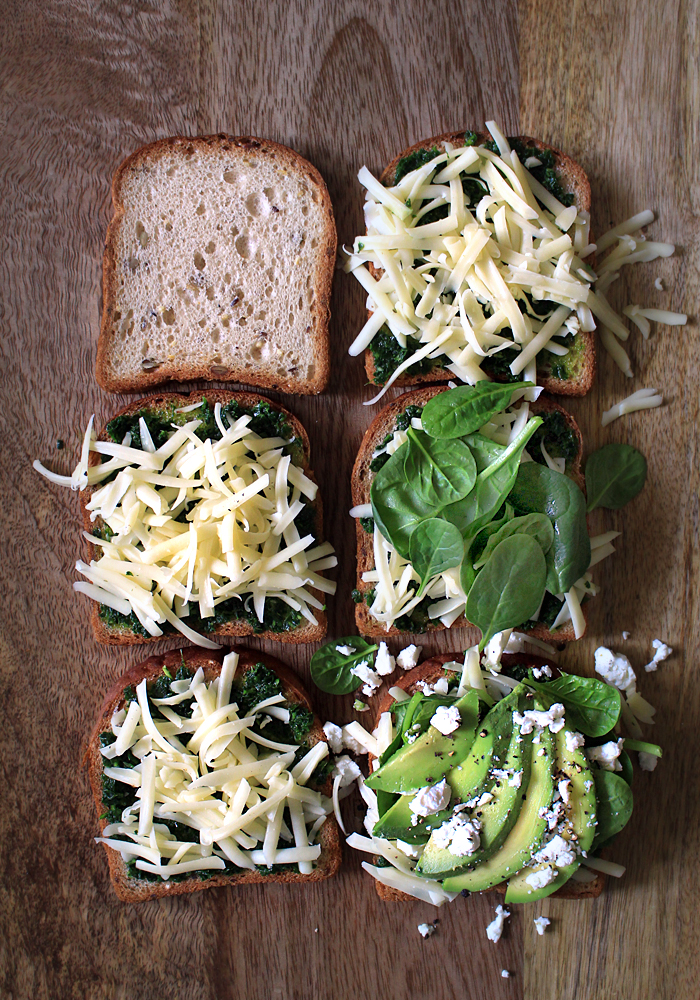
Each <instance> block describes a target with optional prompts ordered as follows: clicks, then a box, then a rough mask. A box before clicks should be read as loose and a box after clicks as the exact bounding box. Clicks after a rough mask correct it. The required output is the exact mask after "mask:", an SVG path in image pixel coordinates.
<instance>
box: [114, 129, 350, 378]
mask: <svg viewBox="0 0 700 1000" xmlns="http://www.w3.org/2000/svg"><path fill="white" fill-rule="evenodd" d="M112 201H113V205H114V215H113V217H112V220H111V222H110V224H109V229H108V231H107V240H106V245H105V253H104V273H103V312H102V324H101V327H100V336H99V342H98V348H97V369H96V377H97V381H98V383H99V385H100V386H102V388H103V389H106V390H108V391H109V392H140V391H143V390H145V389H148V388H150V387H151V386H154V385H159V384H162V383H163V382H166V381H168V380H176V381H190V380H192V379H209V380H216V381H223V382H243V383H246V384H248V385H253V386H258V387H261V388H266V389H274V390H280V391H282V392H289V393H306V394H308V393H318V392H321V391H322V390H323V389H324V388H325V386H326V383H327V381H328V373H329V345H328V320H329V306H330V294H331V282H332V278H333V269H334V266H335V250H336V231H335V223H334V220H333V209H332V206H331V201H330V198H329V196H328V190H327V188H326V185H325V183H324V181H323V178H322V177H321V175H320V174H319V172H318V170H316V168H315V167H313V166H312V165H311V164H310V163H308V162H307V161H306V160H305V159H303V157H301V156H300V155H299V154H298V153H295V152H294V151H293V150H291V149H288V148H287V147H286V146H281V145H279V143H276V142H271V141H269V140H268V139H256V138H251V137H235V136H228V135H209V136H197V137H193V138H188V137H184V136H174V137H172V138H168V139H160V140H158V141H157V142H153V143H150V144H149V145H147V146H144V147H142V148H141V149H138V150H136V152H134V153H132V154H131V156H129V157H128V158H127V159H126V160H125V161H124V163H122V165H121V166H120V167H119V169H118V170H117V172H116V174H115V176H114V180H113V182H112Z"/></svg>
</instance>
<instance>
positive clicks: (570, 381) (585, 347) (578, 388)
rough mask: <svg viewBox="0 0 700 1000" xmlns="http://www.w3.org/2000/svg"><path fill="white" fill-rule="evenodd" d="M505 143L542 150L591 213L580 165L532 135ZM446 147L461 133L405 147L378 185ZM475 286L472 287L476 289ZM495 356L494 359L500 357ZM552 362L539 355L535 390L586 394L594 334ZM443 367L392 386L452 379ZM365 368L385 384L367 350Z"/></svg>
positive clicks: (581, 336) (483, 135) (461, 139)
mask: <svg viewBox="0 0 700 1000" xmlns="http://www.w3.org/2000/svg"><path fill="white" fill-rule="evenodd" d="M490 140H491V135H490V133H488V132H478V133H476V142H475V145H477V146H481V145H483V144H484V143H486V142H488V141H490ZM509 141H510V142H518V143H521V144H522V146H524V147H528V148H532V149H534V150H539V151H546V152H547V153H548V154H550V155H551V157H552V158H553V161H554V167H553V170H554V176H555V178H556V181H557V182H558V183H559V184H560V185H561V188H562V189H563V190H564V192H566V193H567V194H569V195H571V196H573V204H574V205H575V206H576V208H577V209H578V210H579V212H586V213H590V207H591V188H590V184H589V181H588V177H587V176H586V173H585V171H584V169H583V168H582V167H581V166H580V164H578V163H576V162H575V161H574V160H573V159H572V158H571V157H570V156H567V155H566V153H563V152H561V150H559V149H556V148H555V147H554V146H550V145H549V144H548V143H545V142H543V141H542V140H540V139H534V138H532V137H531V136H517V137H516V138H515V139H511V140H509ZM445 143H448V144H451V145H452V146H453V147H455V148H461V147H464V144H465V132H464V131H461V132H445V133H442V134H441V135H437V136H432V137H431V138H429V139H422V140H421V141H420V142H417V143H414V145H412V146H409V148H408V149H405V150H403V151H402V152H401V153H399V154H398V155H397V156H395V157H394V159H393V160H392V161H391V162H390V163H389V164H388V165H387V166H386V167H385V169H384V171H383V172H382V174H381V177H380V180H381V183H382V184H383V185H384V186H385V187H392V186H393V185H394V184H395V182H396V175H397V167H399V165H400V164H401V162H402V161H405V160H406V158H407V157H413V156H415V154H419V153H420V152H421V151H424V150H433V149H434V150H435V151H436V153H437V152H438V151H439V152H442V150H443V149H444V144H445ZM420 224H421V223H420V222H419V225H420ZM491 229H492V230H493V226H491ZM589 241H590V242H592V236H590V234H589ZM594 260H595V258H594V256H593V255H592V254H590V255H589V256H588V257H587V258H586V264H593V263H594ZM370 272H371V273H372V274H373V276H374V277H375V278H379V277H380V276H381V275H382V274H383V273H384V272H383V270H382V269H379V268H376V267H374V266H371V267H370ZM474 287H476V285H475V286H474ZM482 291H483V287H482ZM370 298H371V293H370ZM494 308H495V307H494ZM368 316H370V317H371V316H372V310H369V311H368ZM423 343H424V341H423V340H421V346H422V345H423ZM495 357H496V359H497V358H498V355H496V356H495ZM443 358H444V356H443ZM551 361H553V362H556V364H555V365H552V363H550V361H545V356H544V354H543V353H541V354H540V355H539V357H538V366H537V383H538V385H542V386H543V387H544V388H545V389H546V390H547V392H552V393H556V394H559V395H566V396H583V395H585V394H586V393H587V392H588V391H589V389H590V388H591V385H592V384H593V379H594V376H595V370H596V354H595V341H594V334H593V333H592V332H587V331H585V330H580V331H579V332H578V333H577V334H576V337H575V338H574V339H573V343H572V344H571V346H570V348H569V353H568V355H567V356H566V357H565V358H561V359H558V358H553V359H551ZM447 364H448V359H447V358H444V364H443V361H441V360H440V359H438V360H437V361H430V362H429V365H430V370H429V371H423V372H421V373H420V374H416V375H403V376H400V377H399V378H397V379H396V381H395V382H394V383H393V384H394V385H396V386H409V385H417V384H424V383H429V382H444V381H447V379H450V378H453V377H454V375H453V373H452V372H451V371H449V370H447V368H446V367H445V365H447ZM365 368H366V371H367V376H368V378H369V381H370V382H372V383H375V384H378V385H381V384H383V383H384V381H385V379H384V378H382V379H380V378H378V375H377V365H376V362H375V357H374V354H373V351H372V348H371V347H369V348H367V349H366V351H365ZM508 375H509V373H508ZM493 377H494V378H495V379H496V380H499V381H500V380H503V379H504V374H503V373H500V372H498V371H496V372H495V373H494V374H493Z"/></svg>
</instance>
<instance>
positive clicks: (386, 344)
mask: <svg viewBox="0 0 700 1000" xmlns="http://www.w3.org/2000/svg"><path fill="white" fill-rule="evenodd" d="M419 347H420V344H419V343H418V341H417V340H415V339H414V338H413V337H407V338H406V347H401V345H400V344H399V342H398V341H397V339H396V337H395V336H394V335H393V334H392V333H391V332H390V330H388V329H387V327H385V326H383V327H382V328H381V330H380V331H379V333H378V334H377V335H376V336H375V337H374V338H373V340H372V343H371V344H370V345H369V349H370V351H371V353H372V358H373V360H374V374H373V381H374V383H375V384H376V385H384V383H385V382H387V381H388V380H389V378H391V376H392V375H393V374H394V372H395V371H396V369H397V368H398V367H399V365H401V364H403V362H404V361H405V360H406V358H408V357H410V356H411V355H412V354H415V352H416V351H417V350H418V348H419ZM441 367H442V362H441V361H440V360H439V359H438V358H435V359H433V360H431V359H429V358H422V359H421V360H420V361H416V362H415V364H412V365H409V367H408V368H407V369H406V371H405V372H404V373H403V374H404V375H405V376H407V377H411V376H413V375H428V374H429V373H430V372H431V371H433V370H434V369H435V368H441Z"/></svg>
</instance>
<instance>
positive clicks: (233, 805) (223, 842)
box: [95, 653, 333, 881]
mask: <svg viewBox="0 0 700 1000" xmlns="http://www.w3.org/2000/svg"><path fill="white" fill-rule="evenodd" d="M237 663H238V654H237V653H229V654H228V656H226V657H225V659H224V664H223V668H222V672H221V675H220V677H217V678H216V679H215V680H213V681H212V682H210V683H206V681H205V679H204V672H203V671H202V669H201V667H200V668H199V669H198V670H197V672H196V673H194V674H191V673H189V672H188V670H187V668H183V671H180V672H178V676H177V679H175V680H172V681H170V682H168V681H169V678H168V679H167V680H166V678H159V679H158V681H157V682H156V683H157V685H158V688H159V690H158V694H162V696H161V697H158V696H157V695H156V692H155V691H154V687H153V686H151V689H150V690H149V687H148V685H147V682H146V680H145V679H144V680H142V681H141V683H140V684H138V685H137V687H136V689H135V690H133V689H127V692H126V694H127V702H128V704H127V705H126V706H125V707H124V708H122V709H120V710H119V711H117V712H115V713H114V715H113V716H112V720H111V732H107V733H103V734H102V740H101V742H102V751H101V753H102V757H103V785H104V783H105V782H104V779H106V783H107V786H108V787H109V789H110V791H109V792H106V791H105V790H103V795H106V799H105V804H106V805H108V806H109V805H110V802H115V803H118V804H116V805H112V806H111V808H110V811H109V817H108V818H109V819H110V822H108V824H107V825H106V826H105V828H104V830H103V831H102V836H101V837H96V838H95V840H96V842H97V843H101V844H106V845H107V846H108V847H111V848H113V849H114V850H115V851H119V852H120V853H121V856H122V858H123V860H124V862H125V863H127V865H130V866H131V867H130V871H129V874H130V875H132V877H134V878H148V877H149V876H150V877H151V878H153V877H155V878H160V879H161V880H163V881H167V880H168V879H171V878H172V877H173V876H182V875H185V876H186V877H193V876H192V875H191V874H190V873H195V876H194V877H196V873H197V872H204V871H206V872H210V873H214V872H219V871H220V872H226V873H229V874H235V873H237V874H244V873H245V871H246V870H250V871H255V870H256V868H257V867H262V868H265V869H268V868H269V869H272V870H273V871H274V867H275V866H276V865H298V866H299V872H300V873H301V874H310V873H311V872H312V871H313V869H314V866H315V862H316V861H317V860H318V858H319V856H320V854H321V845H320V844H319V843H317V836H318V831H319V829H320V827H321V826H322V825H323V823H324V821H325V819H326V817H327V816H329V815H330V814H331V813H332V811H333V803H332V801H331V799H330V798H328V796H325V795H323V794H322V793H321V792H319V791H316V790H314V789H313V788H312V787H308V782H309V779H310V778H311V777H312V775H313V772H314V770H315V769H316V768H317V766H318V765H319V763H320V762H321V761H322V760H323V759H324V758H325V757H327V756H328V744H327V743H326V742H325V741H323V740H321V741H320V742H318V743H316V744H315V745H314V746H312V747H310V748H308V747H306V746H305V745H304V744H303V743H302V744H301V745H299V743H298V742H297V741H296V740H294V741H293V742H279V741H278V740H276V739H274V738H266V737H265V735H264V734H265V733H266V732H269V730H268V728H267V725H268V724H269V723H271V722H273V721H275V720H279V721H280V722H281V723H282V726H283V729H284V731H285V732H287V731H291V730H290V729H288V727H289V723H290V715H291V713H292V712H293V711H294V709H295V708H296V709H299V708H300V706H298V705H294V704H289V703H287V702H286V700H285V698H284V696H283V695H282V694H278V695H277V696H273V697H271V698H267V699H265V700H264V701H263V702H261V703H260V704H258V705H253V706H250V708H249V709H248V710H247V711H246V712H239V708H238V705H237V703H236V698H237V697H239V696H240V693H237V692H236V690H234V691H233V692H232V691H231V681H232V679H233V678H234V676H235V672H236V667H237ZM261 666H262V665H260V664H259V665H258V667H256V668H253V670H259V669H260V667H261ZM263 669H266V668H264V667H263ZM181 673H183V674H184V675H185V676H183V677H181V676H180V674H181ZM269 673H270V674H272V671H269ZM160 689H165V691H164V692H163V691H162V690H160ZM244 694H245V688H244ZM129 696H130V697H131V700H129ZM301 711H302V712H304V713H306V716H307V717H308V719H309V720H310V719H312V716H311V713H310V712H307V710H306V709H303V708H301ZM309 725H310V722H309ZM270 728H272V727H270ZM302 728H303V726H302ZM307 730H308V725H307ZM112 762H114V764H116V765H117V766H113V764H112ZM123 802H128V803H129V804H127V805H126V806H125V807H124V808H121V805H122V803H123ZM115 814H116V815H115ZM285 816H287V817H288V818H289V824H288V823H287V822H286V819H285ZM111 820H114V821H111ZM290 826H291V828H290Z"/></svg>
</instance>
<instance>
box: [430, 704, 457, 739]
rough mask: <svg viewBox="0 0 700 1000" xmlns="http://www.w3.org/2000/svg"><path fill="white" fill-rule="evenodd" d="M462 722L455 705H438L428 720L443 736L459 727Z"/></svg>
mask: <svg viewBox="0 0 700 1000" xmlns="http://www.w3.org/2000/svg"><path fill="white" fill-rule="evenodd" d="M461 724H462V717H461V715H460V714H459V709H458V708H457V706H456V705H450V706H449V707H448V706H447V705H439V706H438V708H437V709H436V710H435V715H434V716H433V717H432V719H431V720H430V725H431V726H433V727H434V728H435V729H437V731H438V732H439V733H442V735H443V736H449V735H450V733H453V732H454V731H455V729H459V727H460V726H461Z"/></svg>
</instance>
